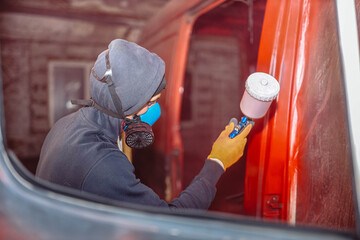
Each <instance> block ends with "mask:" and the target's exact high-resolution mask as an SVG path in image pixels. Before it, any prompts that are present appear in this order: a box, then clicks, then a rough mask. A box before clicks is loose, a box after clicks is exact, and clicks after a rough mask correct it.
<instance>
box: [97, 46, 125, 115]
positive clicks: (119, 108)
mask: <svg viewBox="0 0 360 240" xmlns="http://www.w3.org/2000/svg"><path fill="white" fill-rule="evenodd" d="M105 61H106V72H105V74H104V76H103V77H102V78H99V77H98V76H97V74H96V73H95V70H94V68H92V69H91V73H92V75H93V76H94V77H95V78H96V79H97V80H98V81H100V82H102V83H106V84H107V85H108V88H109V92H110V96H111V99H112V101H113V103H114V106H115V108H116V111H117V113H118V114H119V115H120V118H121V119H125V114H124V111H123V108H122V103H121V100H120V98H119V96H118V95H117V94H116V91H115V86H114V82H113V81H112V79H111V76H112V70H111V66H110V60H109V49H108V50H106V53H105Z"/></svg>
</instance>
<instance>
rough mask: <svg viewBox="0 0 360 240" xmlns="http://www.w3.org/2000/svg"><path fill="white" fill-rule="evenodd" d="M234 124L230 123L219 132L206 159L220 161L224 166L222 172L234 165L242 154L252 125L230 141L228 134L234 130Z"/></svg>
mask: <svg viewBox="0 0 360 240" xmlns="http://www.w3.org/2000/svg"><path fill="white" fill-rule="evenodd" d="M234 127H235V124H234V122H231V123H230V124H229V125H227V126H226V127H225V130H224V131H222V132H221V134H220V136H219V137H218V138H217V139H216V141H215V142H214V144H213V146H212V149H211V153H210V155H209V156H208V157H207V158H208V159H217V160H220V161H221V162H222V163H223V165H224V168H225V169H224V170H226V169H227V168H228V167H230V166H231V165H233V164H234V163H236V162H237V161H238V160H239V159H240V158H241V157H242V155H243V154H244V148H245V145H246V142H247V139H246V136H247V135H248V134H249V132H250V130H251V128H252V125H251V124H250V125H248V126H247V127H246V128H245V129H244V130H243V131H242V132H241V133H240V134H239V135H237V136H236V137H234V138H233V139H231V138H230V137H229V135H230V133H231V132H232V131H233V130H234Z"/></svg>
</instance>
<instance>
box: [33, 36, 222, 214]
mask: <svg viewBox="0 0 360 240" xmlns="http://www.w3.org/2000/svg"><path fill="white" fill-rule="evenodd" d="M109 60H110V64H111V70H112V80H113V82H114V85H115V90H116V93H117V95H118V96H119V97H120V100H121V102H122V107H123V110H124V113H125V115H130V114H133V113H135V112H137V111H138V110H139V109H141V107H142V106H144V105H145V104H146V103H147V102H148V101H149V100H150V98H151V97H152V96H153V95H154V93H155V91H156V90H157V88H158V87H159V84H160V83H161V80H162V78H163V76H164V72H165V63H164V62H163V61H162V59H161V58H160V57H158V56H157V55H156V54H154V53H150V52H149V51H147V50H146V49H144V48H142V47H140V46H138V45H136V44H135V43H130V42H127V41H124V40H120V39H116V40H114V41H112V42H111V43H110V45H109ZM94 70H95V72H96V74H97V76H99V77H102V76H103V75H104V73H105V71H106V64H105V51H104V52H102V53H101V54H100V55H99V56H98V58H97V60H96V62H95V65H94ZM90 93H91V96H92V98H93V99H94V101H96V102H97V103H98V104H99V105H101V106H103V107H104V108H106V109H108V110H111V111H114V112H116V109H115V107H114V104H113V101H112V99H111V96H110V93H109V89H108V86H107V84H106V83H102V82H100V81H98V80H96V78H95V77H94V76H92V75H91V76H90ZM121 123H122V120H121V119H118V118H114V117H111V116H108V115H106V114H104V113H103V112H101V111H99V110H97V109H95V108H93V107H84V108H81V109H80V110H78V111H77V112H75V113H72V114H70V115H68V116H65V117H63V118H61V119H60V120H59V121H57V122H56V123H55V125H54V126H53V128H52V129H51V130H50V132H49V134H48V135H47V137H46V139H45V142H44V144H43V146H42V149H41V154H40V161H39V164H38V167H37V170H36V176H37V177H39V178H42V179H45V180H48V181H50V182H53V183H56V184H60V185H64V186H68V187H71V188H75V189H79V190H82V191H86V192H89V193H93V194H96V195H99V196H102V197H107V198H111V199H116V200H120V201H126V202H131V203H138V204H142V205H151V206H161V207H170V208H172V207H176V208H198V209H207V208H208V207H209V206H210V204H211V202H212V200H213V198H214V196H215V192H216V188H215V185H216V183H217V181H218V179H219V178H220V176H221V175H222V174H223V172H224V170H223V169H222V167H221V166H220V165H219V164H218V163H216V162H213V161H211V160H205V164H204V167H203V169H202V170H201V171H200V173H199V174H198V175H197V176H196V177H195V178H194V180H193V181H192V183H191V184H190V185H189V186H188V187H187V188H186V189H185V190H184V191H183V192H182V193H181V194H180V195H179V197H178V198H176V199H174V200H173V201H172V202H171V203H167V202H166V201H164V200H161V199H160V198H159V196H158V195H157V194H156V193H155V192H154V191H153V190H152V189H150V188H149V187H147V186H146V185H144V184H142V183H141V182H140V180H139V179H137V178H136V176H135V174H134V167H133V165H132V164H131V163H130V161H129V160H128V159H127V157H126V155H125V154H124V153H123V152H121V151H120V150H119V149H118V147H117V144H116V140H117V137H118V136H119V134H120V133H121Z"/></svg>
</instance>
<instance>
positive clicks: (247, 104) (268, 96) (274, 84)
mask: <svg viewBox="0 0 360 240" xmlns="http://www.w3.org/2000/svg"><path fill="white" fill-rule="evenodd" d="M279 91H280V85H279V83H278V81H277V80H276V79H275V78H274V77H273V76H271V75H269V74H266V73H262V72H256V73H253V74H251V75H250V76H249V77H248V79H247V80H246V83H245V91H244V94H243V97H242V99H241V102H240V109H241V111H242V113H243V114H244V115H245V116H247V117H249V118H251V119H258V118H262V117H263V116H264V115H265V114H266V112H267V110H268V109H269V107H270V104H271V102H272V100H274V99H275V98H276V97H277V95H278V94H279Z"/></svg>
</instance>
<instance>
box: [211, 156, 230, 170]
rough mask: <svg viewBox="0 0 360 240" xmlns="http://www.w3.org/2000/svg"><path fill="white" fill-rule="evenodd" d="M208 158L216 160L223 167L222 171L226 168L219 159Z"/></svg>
mask: <svg viewBox="0 0 360 240" xmlns="http://www.w3.org/2000/svg"><path fill="white" fill-rule="evenodd" d="M208 159H209V160H212V161H214V162H217V163H218V164H219V165H220V166H221V167H222V168H223V169H224V171H225V170H226V169H225V166H224V164H223V162H222V161H220V160H219V159H217V158H208Z"/></svg>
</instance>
